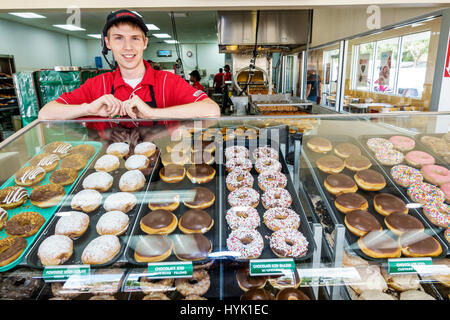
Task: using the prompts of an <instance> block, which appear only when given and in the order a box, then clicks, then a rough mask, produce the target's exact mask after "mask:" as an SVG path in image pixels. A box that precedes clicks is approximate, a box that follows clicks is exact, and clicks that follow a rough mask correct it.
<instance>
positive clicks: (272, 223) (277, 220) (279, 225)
mask: <svg viewBox="0 0 450 320" xmlns="http://www.w3.org/2000/svg"><path fill="white" fill-rule="evenodd" d="M263 218H264V223H265V225H266V226H267V228H269V229H270V230H272V231H277V230H280V229H298V227H299V226H300V216H299V215H298V214H297V213H296V212H295V211H294V210H291V209H288V208H278V207H276V208H271V209H269V210H267V211H266V212H264V216H263Z"/></svg>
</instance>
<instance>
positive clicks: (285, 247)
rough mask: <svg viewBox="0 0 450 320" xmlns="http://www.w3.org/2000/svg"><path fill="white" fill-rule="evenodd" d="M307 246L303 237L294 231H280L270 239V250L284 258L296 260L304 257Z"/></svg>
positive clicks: (306, 241)
mask: <svg viewBox="0 0 450 320" xmlns="http://www.w3.org/2000/svg"><path fill="white" fill-rule="evenodd" d="M308 244H309V243H308V240H306V238H305V236H304V235H303V234H302V233H301V232H300V231H298V230H296V229H280V230H278V231H275V232H274V233H272V236H271V237H270V248H271V249H272V250H276V251H277V254H279V255H281V256H284V257H290V258H298V257H301V256H303V255H305V253H306V252H307V251H308Z"/></svg>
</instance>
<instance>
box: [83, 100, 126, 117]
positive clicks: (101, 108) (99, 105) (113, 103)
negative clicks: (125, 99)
mask: <svg viewBox="0 0 450 320" xmlns="http://www.w3.org/2000/svg"><path fill="white" fill-rule="evenodd" d="M121 109H122V101H120V100H119V99H117V98H115V97H114V96H113V95H112V94H105V95H104V96H101V97H100V98H98V99H97V100H94V101H92V102H91V103H88V104H87V105H86V112H87V113H88V115H92V116H100V117H105V118H108V117H114V116H116V115H118V114H120V111H121Z"/></svg>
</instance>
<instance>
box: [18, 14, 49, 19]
mask: <svg viewBox="0 0 450 320" xmlns="http://www.w3.org/2000/svg"><path fill="white" fill-rule="evenodd" d="M9 14H12V15H13V16H18V17H21V18H25V19H45V18H46V17H44V16H41V15H40V14H37V13H33V12H9Z"/></svg>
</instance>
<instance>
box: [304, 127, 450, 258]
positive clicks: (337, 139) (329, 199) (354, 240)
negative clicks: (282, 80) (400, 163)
mask: <svg viewBox="0 0 450 320" xmlns="http://www.w3.org/2000/svg"><path fill="white" fill-rule="evenodd" d="M314 137H315V136H312V135H311V136H304V146H305V147H304V148H303V149H302V153H303V157H304V159H305V161H306V164H307V167H308V168H309V170H310V172H311V174H312V176H313V179H314V180H315V182H316V185H317V188H318V190H319V191H320V193H321V195H322V199H323V201H324V203H325V205H326V207H327V209H328V211H329V213H330V214H331V215H332V220H333V222H334V223H340V224H342V225H345V214H344V213H341V212H340V211H339V210H338V209H337V208H336V206H335V200H336V196H334V195H332V194H331V193H329V192H328V191H327V190H325V188H324V187H323V184H324V181H325V179H326V178H327V176H329V175H330V174H327V173H324V172H322V171H321V170H319V169H318V168H317V166H316V165H315V162H316V160H318V159H319V158H321V157H323V156H326V155H330V154H332V153H331V151H330V152H327V153H315V152H313V151H311V150H309V149H308V148H307V147H306V144H307V143H308V141H309V140H310V139H312V138H314ZM321 137H322V138H325V139H328V140H329V141H331V143H332V145H333V147H334V146H335V145H336V144H339V143H352V144H354V145H359V144H358V142H357V141H356V140H355V139H354V138H352V137H349V136H333V137H329V136H321ZM361 149H362V150H361V154H362V155H363V156H365V157H367V158H368V159H370V160H371V162H372V166H371V168H370V169H372V170H375V171H376V172H378V173H380V174H381V175H383V177H384V179H385V180H386V186H385V187H384V188H383V189H382V190H379V191H365V190H362V189H361V188H359V189H358V191H357V193H358V194H360V195H362V196H363V197H364V198H365V199H366V200H367V202H368V205H369V207H368V209H367V210H366V211H368V212H369V213H371V214H372V216H374V217H375V218H376V219H377V220H378V222H379V223H380V224H381V226H382V227H383V230H386V231H385V232H386V234H387V235H388V236H390V237H391V238H393V239H395V240H396V239H397V236H395V235H394V234H393V233H392V232H391V231H390V230H389V229H388V228H387V227H386V224H385V222H384V216H382V215H381V214H379V213H377V212H376V210H375V209H374V205H373V199H374V197H375V196H376V195H377V194H380V193H388V194H392V195H394V196H396V197H399V198H400V199H402V200H403V201H404V202H405V203H406V204H408V203H410V201H409V199H408V198H406V197H405V196H404V195H403V193H402V192H401V191H400V190H399V189H398V188H397V186H396V185H395V183H394V182H393V181H392V180H391V179H390V177H389V176H387V175H386V173H385V171H384V170H383V168H382V167H381V166H380V165H379V164H378V162H376V161H374V159H373V158H372V157H371V155H370V154H368V153H367V151H366V150H365V148H361ZM332 150H333V149H332ZM341 173H343V174H345V175H347V176H353V174H354V172H353V171H350V170H349V169H347V168H345V169H344V170H343V171H342V172H341ZM409 214H410V215H411V216H414V217H416V218H418V219H419V220H420V221H421V222H422V224H423V225H424V227H425V233H427V234H429V235H431V236H432V237H434V238H435V239H436V240H437V241H438V242H439V244H440V245H441V247H442V253H441V254H440V255H439V256H438V257H437V258H443V257H445V255H446V254H447V251H448V247H447V245H446V244H445V243H444V242H443V241H442V239H441V238H440V237H439V235H438V234H437V233H436V232H435V230H434V228H432V227H431V226H430V225H429V224H428V221H427V220H425V219H424V218H423V216H422V215H421V214H420V213H419V212H418V211H417V210H415V209H414V208H410V209H409ZM345 235H346V239H347V241H348V244H349V245H350V249H351V250H352V251H354V252H355V253H356V254H358V255H359V256H361V257H362V258H363V259H365V260H370V261H377V262H386V261H387V259H379V258H372V257H369V256H367V255H366V254H365V253H364V252H362V250H361V249H360V247H359V245H358V239H359V237H358V236H356V235H354V234H353V233H351V232H350V231H349V230H348V228H346V232H345Z"/></svg>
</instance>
